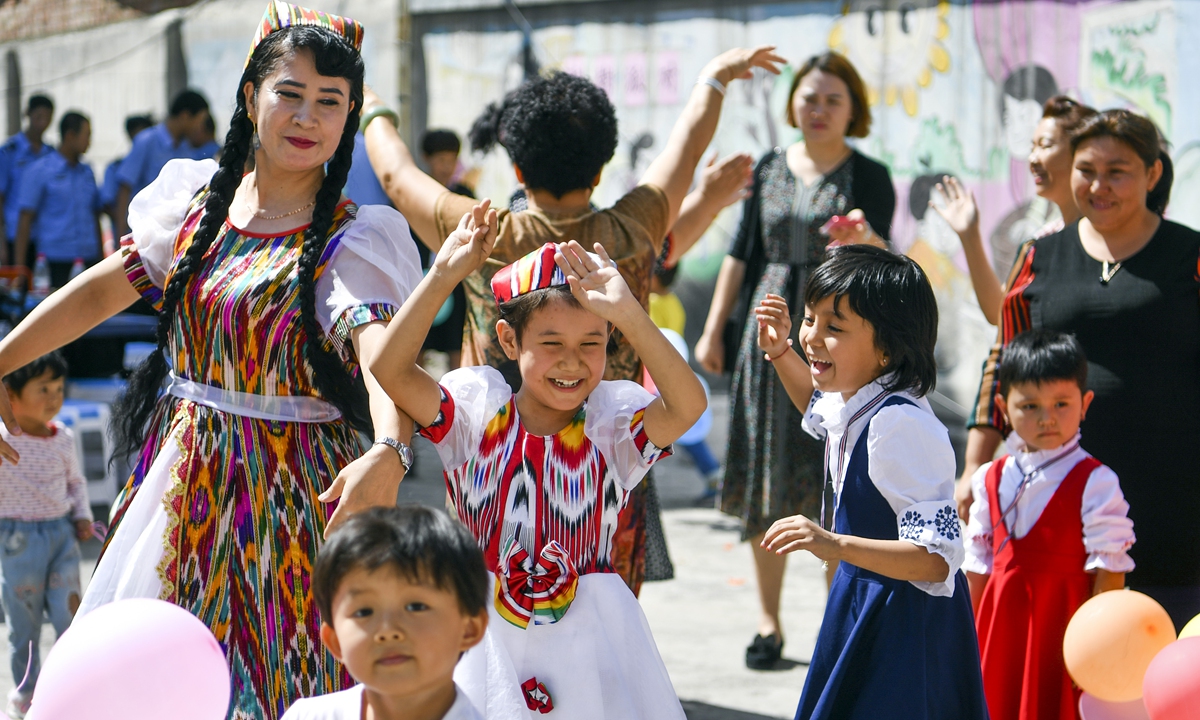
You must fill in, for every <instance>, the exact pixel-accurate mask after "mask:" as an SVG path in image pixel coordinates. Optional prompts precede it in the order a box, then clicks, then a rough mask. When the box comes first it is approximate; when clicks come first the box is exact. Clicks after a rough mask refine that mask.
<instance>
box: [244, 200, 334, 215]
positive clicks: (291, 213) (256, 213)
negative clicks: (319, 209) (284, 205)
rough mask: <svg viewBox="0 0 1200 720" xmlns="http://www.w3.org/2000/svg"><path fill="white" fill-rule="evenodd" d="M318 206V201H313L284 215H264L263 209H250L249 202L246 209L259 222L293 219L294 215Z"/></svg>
mask: <svg viewBox="0 0 1200 720" xmlns="http://www.w3.org/2000/svg"><path fill="white" fill-rule="evenodd" d="M316 204H317V201H316V200H313V201H312V202H310V203H309V204H307V205H305V206H303V207H298V208H296V209H295V210H293V211H291V212H285V213H283V214H282V215H263V214H262V208H259V209H258V210H255V209H254V208H252V207H250V203H249V202H247V203H246V209H247V210H249V211H250V212H251V213H252V214H253V215H254V217H256V218H258V219H259V220H281V219H283V218H285V217H291V216H292V215H298V214H299V213H302V212H304V211H305V210H307V209H309V208H310V207H312V206H314V205H316Z"/></svg>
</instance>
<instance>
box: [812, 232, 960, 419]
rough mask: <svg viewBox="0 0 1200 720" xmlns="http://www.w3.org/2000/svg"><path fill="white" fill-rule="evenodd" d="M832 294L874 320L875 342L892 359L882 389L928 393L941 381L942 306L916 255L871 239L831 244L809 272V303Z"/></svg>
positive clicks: (918, 393)
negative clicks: (937, 355)
mask: <svg viewBox="0 0 1200 720" xmlns="http://www.w3.org/2000/svg"><path fill="white" fill-rule="evenodd" d="M830 296H832V297H833V303H834V307H837V306H838V304H839V302H840V301H841V300H842V298H845V299H846V301H847V302H848V303H849V306H850V309H851V310H852V311H854V313H855V314H856V315H858V316H859V317H861V318H862V319H863V320H866V321H867V322H869V323H871V327H872V328H873V329H874V331H875V347H876V348H878V349H879V350H881V351H882V352H883V354H884V355H885V356H887V358H888V359H889V363H888V366H887V373H886V374H885V375H884V378H885V382H884V385H883V389H884V390H887V391H888V392H898V391H901V390H907V391H909V392H911V393H912V394H914V395H916V396H917V397H924V396H925V395H927V394H928V393H929V391H930V390H932V389H933V386H934V384H935V383H936V382H937V362H936V361H935V360H934V359H933V346H934V344H935V343H936V342H937V327H938V307H937V300H936V299H935V298H934V296H933V286H931V285H930V284H929V278H928V277H926V276H925V271H924V270H922V269H921V266H920V265H917V264H916V263H915V262H913V261H912V260H911V259H909V258H907V257H905V256H903V255H897V254H896V253H893V252H891V251H889V250H884V249H882V248H877V247H874V246H872V245H845V246H841V247H835V248H831V249H830V250H829V252H828V253H826V255H825V262H823V263H821V265H820V266H819V267H818V268H817V269H816V270H814V271H813V273H812V275H810V276H809V277H808V284H807V285H806V286H805V287H804V304H805V305H806V306H809V307H811V306H813V305H816V304H817V303H819V302H820V301H821V300H824V299H825V298H827V297H830Z"/></svg>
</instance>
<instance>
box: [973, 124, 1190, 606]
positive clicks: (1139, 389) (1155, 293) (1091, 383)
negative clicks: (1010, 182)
mask: <svg viewBox="0 0 1200 720" xmlns="http://www.w3.org/2000/svg"><path fill="white" fill-rule="evenodd" d="M1072 146H1073V148H1074V159H1073V169H1072V173H1071V187H1072V190H1073V192H1074V196H1075V202H1076V204H1077V205H1078V206H1079V209H1080V211H1081V212H1082V213H1083V217H1082V219H1080V220H1079V221H1078V222H1075V223H1072V224H1070V225H1068V226H1067V227H1065V228H1064V229H1063V230H1062V231H1060V232H1057V233H1054V234H1052V235H1048V236H1046V237H1043V238H1041V239H1039V240H1036V241H1030V242H1028V243H1026V244H1025V245H1024V246H1022V248H1021V250H1020V251H1019V252H1018V253H1017V261H1016V266H1015V267H1014V269H1013V273H1012V275H1011V276H1010V277H1012V278H1013V281H1012V282H1011V284H1010V287H1009V288H1008V291H1007V294H1006V296H1005V298H1004V304H1003V309H1002V313H1001V318H1000V319H1001V333H1002V338H1003V341H1004V343H1006V344H1007V342H1008V341H1009V340H1011V339H1012V338H1013V337H1014V336H1016V335H1017V334H1019V333H1021V332H1023V331H1025V330H1028V329H1030V328H1043V327H1044V328H1050V329H1054V330H1060V331H1063V332H1067V333H1071V334H1073V335H1075V337H1076V338H1078V339H1079V342H1080V343H1081V344H1082V345H1083V348H1084V350H1085V351H1087V356H1088V387H1089V388H1090V389H1091V390H1093V391H1094V392H1095V393H1096V399H1095V400H1094V401H1093V402H1092V405H1091V408H1090V409H1089V411H1088V415H1087V418H1086V420H1085V421H1084V423H1083V427H1082V433H1083V447H1084V449H1086V450H1087V451H1088V452H1090V453H1091V454H1093V455H1095V456H1096V457H1097V458H1098V459H1099V460H1100V461H1101V462H1103V463H1104V464H1106V465H1108V466H1109V467H1111V468H1112V469H1113V470H1114V471H1115V472H1116V473H1117V476H1118V477H1119V478H1120V479H1121V488H1122V490H1123V491H1124V492H1125V499H1126V500H1127V501H1128V502H1129V516H1130V517H1131V518H1133V522H1134V532H1135V533H1136V534H1137V542H1136V543H1135V544H1134V546H1133V549H1132V550H1131V551H1130V555H1131V556H1132V557H1133V559H1134V561H1135V562H1136V563H1137V568H1136V569H1135V570H1134V571H1133V572H1132V573H1130V574H1129V575H1128V583H1129V586H1130V587H1132V588H1134V589H1136V590H1140V591H1142V592H1145V593H1146V594H1148V595H1150V596H1151V597H1153V598H1154V599H1155V600H1157V601H1158V602H1159V603H1161V604H1162V605H1163V606H1164V607H1165V608H1166V609H1167V611H1168V612H1169V613H1170V614H1171V618H1172V619H1173V620H1174V621H1175V623H1176V625H1177V626H1182V624H1183V623H1185V622H1186V621H1188V620H1190V619H1191V618H1192V617H1193V616H1195V615H1196V614H1197V613H1200V462H1198V461H1200V449H1198V448H1200V413H1198V412H1197V408H1198V407H1200V233H1197V232H1196V231H1195V230H1192V229H1190V228H1187V227H1184V226H1183V225H1179V224H1176V223H1173V222H1171V221H1169V220H1164V219H1163V218H1162V213H1163V211H1164V210H1165V209H1166V206H1167V199H1168V197H1169V195H1170V190H1171V167H1170V160H1169V158H1168V157H1167V155H1166V153H1165V152H1164V151H1163V149H1162V147H1161V144H1160V142H1159V136H1158V132H1157V130H1156V129H1155V127H1154V124H1153V123H1151V122H1150V121H1149V120H1147V119H1145V118H1143V117H1141V116H1139V115H1135V114H1133V113H1131V112H1129V111H1126V110H1107V111H1105V112H1102V113H1100V114H1099V115H1096V116H1094V117H1092V118H1090V119H1088V120H1087V121H1086V122H1085V123H1084V125H1083V126H1082V127H1081V128H1080V130H1079V132H1078V133H1077V134H1076V135H1075V136H1074V137H1073V139H1072ZM995 370H996V368H995V366H994V363H993V364H989V365H988V366H985V368H984V377H983V383H982V386H981V387H980V396H979V402H980V409H981V412H979V413H977V415H976V423H975V424H976V427H978V428H980V429H983V430H985V431H989V432H992V433H993V434H996V433H1003V432H1005V431H1006V430H1007V428H1006V427H1005V425H1004V420H1003V417H1002V416H1001V415H1000V414H999V413H998V412H996V411H995V407H994V405H995V403H994V399H993V398H994V396H995V392H996V391H995V377H996V372H995ZM988 409H990V412H986V410H988ZM981 418H982V419H983V420H984V421H982V422H981Z"/></svg>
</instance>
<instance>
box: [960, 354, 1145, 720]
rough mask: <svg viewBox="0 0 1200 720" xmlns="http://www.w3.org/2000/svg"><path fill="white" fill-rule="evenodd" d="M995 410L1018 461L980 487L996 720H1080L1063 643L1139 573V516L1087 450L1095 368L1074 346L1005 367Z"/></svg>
mask: <svg viewBox="0 0 1200 720" xmlns="http://www.w3.org/2000/svg"><path fill="white" fill-rule="evenodd" d="M998 380H999V392H998V393H997V394H996V405H997V407H999V408H1000V410H1001V412H1003V413H1004V416H1005V417H1006V418H1007V419H1008V422H1009V424H1010V425H1011V426H1012V428H1013V432H1012V433H1011V434H1010V435H1009V436H1008V441H1007V445H1008V453H1009V454H1008V455H1005V456H1003V457H1001V458H999V459H998V460H996V461H994V462H991V463H988V464H987V465H984V466H983V467H981V468H979V471H978V472H976V473H975V475H974V476H973V477H972V479H971V484H972V487H973V489H974V492H975V502H974V503H973V504H972V505H971V513H970V521H969V522H968V524H967V530H966V546H967V559H966V561H965V562H964V563H963V569H964V570H966V571H967V580H968V582H969V583H970V586H971V598H972V600H973V601H974V604H975V607H976V618H977V619H976V626H977V627H978V630H979V650H980V655H981V657H982V661H983V683H984V691H985V692H986V694H987V700H988V709H989V710H990V711H991V715H992V720H1035V719H1036V720H1054V719H1056V718H1057V719H1059V720H1074V719H1075V718H1076V717H1078V707H1079V690H1078V688H1076V687H1075V686H1074V684H1073V683H1072V682H1071V678H1070V676H1069V675H1067V671H1066V668H1065V667H1064V665H1063V650H1062V648H1063V635H1064V634H1065V632H1066V629H1067V622H1068V621H1070V619H1071V616H1072V615H1073V614H1074V613H1075V611H1076V610H1077V609H1079V606H1080V605H1082V604H1083V603H1084V601H1086V600H1087V599H1088V598H1090V597H1092V596H1093V595H1095V594H1096V593H1100V592H1103V591H1105V590H1116V589H1120V588H1121V587H1123V586H1124V584H1125V573H1126V572H1129V571H1130V570H1132V569H1133V560H1132V559H1131V558H1130V557H1129V554H1128V550H1129V548H1130V547H1131V546H1132V545H1133V542H1134V536H1133V521H1132V520H1130V519H1129V516H1128V512H1129V504H1128V503H1126V502H1125V496H1124V495H1123V494H1122V492H1121V484H1120V483H1119V482H1118V481H1117V476H1116V474H1115V473H1114V472H1113V471H1112V470H1110V469H1109V468H1108V467H1107V466H1105V465H1101V464H1100V461H1099V460H1096V459H1095V458H1094V457H1092V456H1091V455H1089V454H1088V453H1087V451H1085V450H1084V449H1083V448H1081V447H1080V446H1079V437H1080V433H1079V424H1080V423H1081V422H1082V421H1083V418H1084V416H1085V415H1086V414H1087V409H1088V405H1089V404H1090V403H1091V401H1092V392H1091V391H1090V390H1088V389H1087V358H1086V357H1085V356H1084V353H1083V348H1082V347H1080V345H1079V342H1078V341H1077V340H1076V339H1075V338H1074V337H1072V336H1071V335H1066V334H1064V333H1060V332H1056V331H1053V330H1030V331H1028V332H1024V333H1021V334H1020V335H1018V336H1016V337H1015V338H1013V340H1012V342H1010V343H1009V344H1008V345H1007V346H1006V347H1005V348H1004V353H1003V355H1002V356H1001V359H1000V370H999V377H998Z"/></svg>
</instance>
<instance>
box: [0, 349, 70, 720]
mask: <svg viewBox="0 0 1200 720" xmlns="http://www.w3.org/2000/svg"><path fill="white" fill-rule="evenodd" d="M66 376H67V362H66V360H64V359H63V357H62V355H61V354H59V353H58V352H53V353H50V354H49V355H45V356H43V357H40V358H38V359H37V360H34V361H33V362H31V363H29V364H28V365H26V366H25V367H23V368H21V369H19V370H17V371H16V372H14V373H12V374H10V375H8V376H6V377H5V378H4V389H5V390H6V391H7V392H8V402H9V404H10V405H11V406H12V411H13V415H14V416H15V417H16V419H17V423H18V424H19V425H20V426H21V434H20V435H13V434H12V433H10V432H9V431H8V429H7V428H6V427H4V425H3V424H0V437H3V439H4V441H5V442H7V443H8V444H9V445H11V446H12V448H13V449H14V450H16V451H17V453H18V454H19V455H20V460H21V461H20V464H17V465H14V464H13V463H11V462H7V461H5V462H4V463H3V464H0V601H2V602H3V603H4V615H5V618H7V623H8V643H9V648H10V649H9V662H10V664H11V668H12V678H13V685H14V686H15V687H14V689H13V690H12V691H11V692H10V693H9V694H8V707H7V712H8V716H9V717H12V718H23V717H25V713H26V712H28V711H29V703H30V700H31V699H32V698H33V689H34V686H35V685H36V684H37V678H38V673H39V671H40V670H41V658H40V656H39V648H38V646H39V644H40V643H41V640H42V608H43V607H45V608H46V611H47V615H49V617H50V622H51V624H53V625H54V631H55V633H57V634H58V635H62V634H63V632H64V631H66V629H67V627H68V626H69V625H70V624H71V619H72V618H73V617H74V616H75V610H76V609H77V608H78V607H79V599H80V592H81V591H80V585H79V561H80V553H79V542H78V541H80V540H86V539H88V538H89V537H91V536H92V507H91V504H90V503H89V502H88V494H87V480H86V479H85V478H84V476H83V471H82V470H81V469H80V466H79V456H78V455H76V454H75V436H74V435H73V434H72V433H71V431H70V430H69V429H68V428H66V427H65V426H63V425H62V424H61V423H58V422H55V420H54V416H55V415H57V414H58V412H59V411H60V410H62V405H63V386H64V384H65V382H66Z"/></svg>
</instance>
